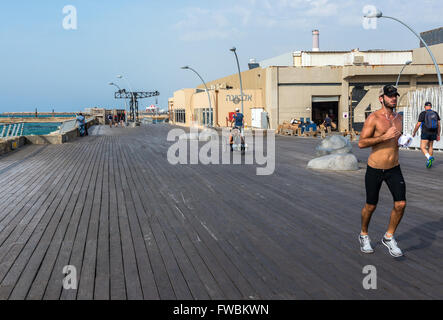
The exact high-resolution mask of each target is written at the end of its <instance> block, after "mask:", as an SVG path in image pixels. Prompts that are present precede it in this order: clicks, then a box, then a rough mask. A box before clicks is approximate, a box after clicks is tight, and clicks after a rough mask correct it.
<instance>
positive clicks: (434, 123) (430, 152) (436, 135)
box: [412, 102, 441, 168]
mask: <svg viewBox="0 0 443 320" xmlns="http://www.w3.org/2000/svg"><path fill="white" fill-rule="evenodd" d="M420 128H421V142H420V149H421V151H422V152H423V154H424V155H425V156H426V159H427V161H426V167H427V168H431V167H432V163H433V162H434V160H435V159H434V141H440V133H441V124H440V116H439V114H438V113H437V112H436V111H434V110H432V103H431V102H426V103H425V111H423V112H422V113H420V115H419V116H418V122H417V125H416V126H415V128H414V132H413V133H412V136H413V137H415V135H416V134H417V131H418V129H420Z"/></svg>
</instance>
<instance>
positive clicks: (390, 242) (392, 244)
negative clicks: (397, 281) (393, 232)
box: [381, 236, 403, 258]
mask: <svg viewBox="0 0 443 320" xmlns="http://www.w3.org/2000/svg"><path fill="white" fill-rule="evenodd" d="M381 242H382V243H383V244H384V245H385V246H386V247H387V248H388V249H389V253H390V254H391V256H393V257H396V258H398V257H401V256H403V252H402V251H401V250H400V248H399V247H398V245H397V241H395V238H394V237H392V238H386V236H383V239H382V240H381Z"/></svg>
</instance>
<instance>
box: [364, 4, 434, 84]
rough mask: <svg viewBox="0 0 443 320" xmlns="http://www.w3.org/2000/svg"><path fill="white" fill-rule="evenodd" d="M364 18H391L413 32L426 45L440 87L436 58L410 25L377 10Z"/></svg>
mask: <svg viewBox="0 0 443 320" xmlns="http://www.w3.org/2000/svg"><path fill="white" fill-rule="evenodd" d="M364 17H365V18H386V19H392V20H395V21H397V22H399V23H401V24H402V25H404V26H405V27H406V28H408V29H409V30H410V31H411V32H412V33H413V34H415V36H416V37H417V38H418V39H420V41H421V42H422V43H423V45H424V46H425V47H426V50H428V53H429V55H430V56H431V59H432V61H433V62H434V66H435V70H436V71H437V77H438V84H439V86H440V87H441V86H442V81H441V73H440V69H439V67H438V64H437V60H435V57H434V55H433V54H432V52H431V49H429V47H428V45H427V43H426V42H425V41H424V40H423V38H422V37H421V36H420V35H419V34H418V33H417V32H415V31H414V30H413V29H412V28H411V27H410V26H408V25H407V24H406V23H404V22H402V21H400V20H398V19H397V18H393V17H388V16H384V15H383V13H382V12H381V11H377V12H376V13H374V14H370V15H365V16H364Z"/></svg>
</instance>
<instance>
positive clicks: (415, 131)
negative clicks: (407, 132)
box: [412, 122, 421, 137]
mask: <svg viewBox="0 0 443 320" xmlns="http://www.w3.org/2000/svg"><path fill="white" fill-rule="evenodd" d="M420 127H421V122H418V123H417V124H416V125H415V128H414V132H413V133H412V136H413V137H415V135H416V134H417V131H418V129H419V128H420Z"/></svg>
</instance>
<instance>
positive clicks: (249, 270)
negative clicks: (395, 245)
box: [0, 125, 443, 300]
mask: <svg viewBox="0 0 443 320" xmlns="http://www.w3.org/2000/svg"><path fill="white" fill-rule="evenodd" d="M170 128H171V127H169V126H168V125H151V126H143V127H140V128H136V129H125V128H113V129H112V130H111V129H110V128H109V127H104V126H101V127H94V128H93V129H92V130H91V135H90V136H89V137H86V138H83V139H79V140H77V141H75V142H73V143H68V144H64V145H57V146H55V145H50V146H25V147H24V148H22V149H20V150H17V151H15V152H13V153H10V154H8V155H6V156H3V157H0V198H1V201H0V299H35V300H39V299H82V300H83V299H105V300H106V299H173V300H175V299H183V300H187V299H198V300H200V299H442V298H443V259H442V255H443V210H442V202H443V198H442V191H443V187H442V179H441V177H442V176H443V164H440V162H439V159H440V157H442V156H440V154H437V162H436V166H435V167H434V168H432V169H431V170H427V169H426V168H425V161H424V157H423V155H421V154H420V153H419V152H416V151H402V152H401V164H402V169H403V173H404V176H405V179H406V183H407V191H408V194H407V197H408V207H407V209H406V215H405V217H404V219H403V221H402V223H401V225H400V228H399V230H398V234H397V240H398V241H399V245H400V247H401V248H402V249H403V251H404V253H405V257H403V258H400V259H394V258H392V257H391V256H390V255H389V254H388V252H387V249H386V248H385V247H384V246H383V245H382V244H381V243H380V239H381V237H382V235H383V233H384V232H385V231H386V228H387V224H388V219H389V212H390V210H391V207H392V200H391V195H390V193H389V191H388V189H387V188H386V186H383V188H382V191H381V197H380V204H379V207H378V209H377V211H376V212H375V214H374V218H373V221H372V223H371V228H370V235H371V237H372V240H373V241H372V242H373V245H375V250H376V252H375V253H374V254H372V255H364V254H362V253H361V252H360V250H359V245H358V240H357V236H358V233H359V231H360V210H361V207H362V205H363V204H364V200H365V191H364V173H365V171H364V169H361V170H359V171H358V172H352V173H334V172H315V171H309V170H306V164H307V162H308V161H309V160H310V159H312V158H313V156H314V149H315V146H316V144H317V143H318V140H314V139H310V138H309V139H306V138H295V137H277V139H276V140H277V148H276V149H277V151H276V152H277V159H276V169H275V173H274V174H273V175H271V176H257V175H256V166H255V165H209V166H204V165H177V166H173V165H171V164H169V163H168V161H167V159H166V155H167V151H168V148H169V146H170V145H171V144H172V142H167V141H166V136H167V133H168V130H169V129H170ZM354 153H355V154H356V155H357V157H358V158H359V160H361V161H362V162H365V161H366V159H367V156H368V154H369V150H363V151H362V150H358V149H357V148H354ZM442 159H443V157H442ZM362 167H363V166H362ZM67 265H72V266H75V267H76V269H77V275H78V288H77V290H65V289H63V287H62V279H63V277H64V274H63V268H64V267H65V266H67ZM366 265H373V266H375V267H376V268H377V276H378V282H377V284H378V288H377V290H365V289H363V286H362V281H363V278H364V277H365V275H364V274H363V273H362V270H363V267H364V266H366Z"/></svg>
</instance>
